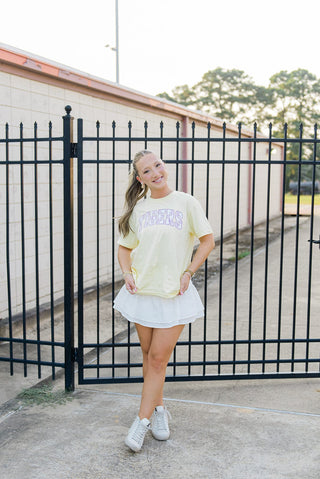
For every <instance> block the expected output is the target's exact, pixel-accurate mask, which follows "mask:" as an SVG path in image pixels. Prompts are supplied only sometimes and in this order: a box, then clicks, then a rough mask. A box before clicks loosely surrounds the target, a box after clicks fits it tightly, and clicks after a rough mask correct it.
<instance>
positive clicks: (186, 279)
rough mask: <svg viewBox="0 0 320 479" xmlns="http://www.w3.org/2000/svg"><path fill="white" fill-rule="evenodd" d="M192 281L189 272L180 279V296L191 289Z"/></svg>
mask: <svg viewBox="0 0 320 479" xmlns="http://www.w3.org/2000/svg"><path fill="white" fill-rule="evenodd" d="M190 279H191V274H190V273H187V272H184V273H183V275H182V276H181V279H180V291H179V295H181V294H183V293H185V292H186V291H187V289H188V288H189V284H190Z"/></svg>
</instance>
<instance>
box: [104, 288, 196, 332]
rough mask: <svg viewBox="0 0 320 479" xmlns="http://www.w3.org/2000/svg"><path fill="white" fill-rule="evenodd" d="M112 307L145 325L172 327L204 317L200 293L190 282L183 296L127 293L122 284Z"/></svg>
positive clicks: (135, 321) (133, 320) (128, 318)
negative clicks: (163, 296)
mask: <svg viewBox="0 0 320 479" xmlns="http://www.w3.org/2000/svg"><path fill="white" fill-rule="evenodd" d="M113 307H114V309H116V310H117V311H119V312H120V313H121V314H122V316H124V317H125V318H126V319H127V320H128V321H131V322H133V323H138V324H141V325H142V326H147V327H148V328H172V327H173V326H177V325H179V324H189V323H193V322H194V321H195V320H196V319H197V318H201V317H202V316H203V311H204V309H203V304H202V301H201V298H200V296H199V293H198V291H197V290H196V288H195V286H194V285H193V284H192V283H191V282H190V285H189V288H188V289H187V291H186V292H185V293H184V294H183V295H179V296H175V297H174V298H161V297H160V296H150V295H142V294H130V293H129V291H127V289H126V287H125V285H124V286H123V287H122V288H121V289H120V291H119V293H118V295H117V296H116V298H115V300H114V305H113Z"/></svg>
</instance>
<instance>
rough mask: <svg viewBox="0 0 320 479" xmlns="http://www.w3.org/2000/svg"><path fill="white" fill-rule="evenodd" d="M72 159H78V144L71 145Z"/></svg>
mask: <svg viewBox="0 0 320 479" xmlns="http://www.w3.org/2000/svg"><path fill="white" fill-rule="evenodd" d="M70 157H71V158H78V143H70Z"/></svg>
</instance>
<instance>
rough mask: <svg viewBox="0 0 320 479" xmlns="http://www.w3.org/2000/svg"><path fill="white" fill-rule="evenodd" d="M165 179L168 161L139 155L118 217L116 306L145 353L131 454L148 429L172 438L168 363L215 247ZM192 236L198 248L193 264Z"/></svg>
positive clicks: (205, 226) (197, 310)
mask: <svg viewBox="0 0 320 479" xmlns="http://www.w3.org/2000/svg"><path fill="white" fill-rule="evenodd" d="M167 179H168V173H167V170H166V166H165V164H164V162H163V161H162V160H160V159H159V158H158V157H157V156H156V155H155V154H154V153H152V152H151V151H148V150H143V151H141V152H139V153H137V154H136V155H135V158H134V161H133V170H132V173H131V178H130V182H129V186H128V189H127V192H126V211H125V213H124V215H123V216H122V217H121V218H120V220H119V231H120V233H121V237H120V239H119V242H118V243H119V251H118V260H119V264H120V267H121V269H122V272H123V276H124V280H125V285H124V286H123V288H122V289H121V290H120V292H119V294H118V296H117V297H116V299H115V302H114V308H115V309H116V310H118V311H120V313H121V314H122V315H123V316H124V317H125V318H127V319H128V320H129V321H131V322H134V323H135V326H136V330H137V333H138V336H139V341H140V345H141V349H142V353H143V378H144V382H143V389H142V396H141V403H140V411H139V415H138V416H137V417H136V419H135V420H134V422H133V424H132V426H131V428H130V429H129V433H128V435H127V437H126V440H125V442H126V444H127V446H129V447H130V448H131V449H132V450H133V451H139V450H140V449H141V447H142V445H143V441H144V437H145V434H146V432H147V430H148V429H150V427H151V430H152V434H153V436H154V437H155V439H158V440H167V439H168V438H169V435H170V431H169V425H168V416H169V412H168V411H167V409H166V408H165V407H164V404H163V386H164V382H165V375H166V367H167V364H168V361H169V358H170V356H171V353H172V351H173V349H174V347H175V345H176V343H177V341H178V338H179V336H180V334H181V332H182V330H183V328H184V325H185V324H188V323H191V322H193V321H195V319H196V318H199V317H202V316H203V305H202V303H201V299H200V297H199V294H198V292H197V290H196V288H195V287H194V286H193V284H192V282H191V278H192V276H193V274H194V273H195V272H196V271H197V269H198V268H199V267H200V266H201V265H202V263H203V262H204V261H205V260H206V259H207V257H208V255H209V253H210V251H211V250H212V249H213V248H214V239H213V234H212V230H211V227H210V224H209V223H208V220H207V218H206V217H205V214H204V212H203V210H202V208H201V206H200V203H199V202H198V201H197V200H196V199H195V198H194V197H193V196H191V195H189V194H186V193H181V192H178V191H172V190H171V189H170V187H169V185H168V183H167ZM148 191H150V195H148V197H146V195H147V192H148ZM142 198H145V199H144V200H143V201H139V200H142ZM195 237H198V238H199V240H200V245H199V246H198V249H197V251H196V253H195V254H194V257H193V259H192V261H191V256H192V252H193V244H194V238H195ZM151 416H152V426H151V424H150V418H151Z"/></svg>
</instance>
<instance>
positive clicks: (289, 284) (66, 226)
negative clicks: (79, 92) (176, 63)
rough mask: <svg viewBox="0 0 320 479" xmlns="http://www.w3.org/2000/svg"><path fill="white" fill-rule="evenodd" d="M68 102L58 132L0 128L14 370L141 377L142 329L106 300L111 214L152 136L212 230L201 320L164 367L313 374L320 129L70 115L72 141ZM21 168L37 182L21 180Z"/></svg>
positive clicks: (201, 285) (178, 372) (214, 374)
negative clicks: (278, 132) (12, 132)
mask: <svg viewBox="0 0 320 479" xmlns="http://www.w3.org/2000/svg"><path fill="white" fill-rule="evenodd" d="M70 111H71V109H70V108H68V109H67V115H66V116H65V117H64V120H63V122H64V131H63V136H62V137H53V136H52V130H51V126H49V134H48V136H47V137H45V138H38V137H37V128H36V126H35V129H34V134H33V136H32V138H31V137H30V138H24V137H23V128H22V126H21V131H20V136H19V138H14V139H11V138H10V137H9V130H8V128H7V130H6V135H5V138H4V139H1V140H0V147H1V157H0V178H3V180H1V181H0V187H1V193H0V200H1V208H2V212H1V215H2V218H5V220H4V221H3V222H2V224H1V227H2V229H3V231H4V237H5V241H4V242H3V247H2V250H1V251H3V252H4V253H5V260H4V261H3V262H2V266H1V268H2V269H1V275H3V277H2V278H1V287H2V288H3V285H4V284H5V285H6V291H5V294H4V293H2V298H3V297H4V302H5V307H3V308H2V311H3V312H2V315H3V317H1V321H0V326H1V331H2V332H1V334H0V336H1V337H0V341H1V344H0V361H5V362H7V363H9V364H10V373H11V374H13V372H14V368H15V367H17V364H19V363H20V364H21V365H22V366H23V368H24V374H25V375H27V367H28V365H35V366H36V367H37V368H38V376H39V377H41V369H42V367H44V366H48V367H50V370H51V372H52V375H53V376H54V375H55V371H56V368H65V377H66V388H68V389H72V388H73V387H74V366H75V362H77V363H78V371H79V373H78V374H79V383H82V384H88V383H96V382H127V381H132V382H133V381H134V382H138V381H142V357H141V354H140V348H139V343H138V340H137V337H136V333H135V331H134V328H132V326H130V324H127V322H126V321H125V320H124V319H123V318H121V317H120V316H119V315H118V313H116V312H115V311H114V310H113V307H112V305H113V299H114V297H115V295H116V293H117V290H118V289H119V288H120V286H121V276H120V272H119V268H118V265H117V261H116V251H117V225H116V218H117V216H119V215H120V214H121V210H122V206H123V197H124V191H125V187H126V182H127V173H128V171H130V168H131V162H132V159H133V156H134V153H135V152H136V151H137V150H139V149H141V148H149V149H152V150H153V151H155V152H156V153H158V154H159V155H160V156H161V157H163V158H164V159H165V160H166V162H167V165H168V169H169V173H170V177H171V179H172V182H173V184H174V186H175V188H176V189H181V188H182V189H184V190H186V191H188V192H190V193H191V194H194V195H195V196H197V197H198V198H199V199H200V200H201V202H202V204H203V207H204V209H205V211H206V214H207V216H208V217H209V219H210V221H211V222H212V224H213V227H214V231H215V233H216V239H217V248H216V250H215V252H214V254H212V255H211V256H210V258H209V260H208V261H207V262H206V264H205V266H204V267H203V268H202V270H201V271H200V272H199V273H198V275H197V277H196V279H195V282H196V286H197V288H198V290H199V292H200V294H201V296H202V298H203V301H204V304H205V316H204V319H202V320H198V321H197V322H195V323H194V324H193V325H190V326H188V327H186V328H185V330H184V332H183V334H182V336H181V338H180V340H179V342H178V344H177V347H176V349H175V351H174V354H173V356H172V358H171V360H170V363H169V367H168V377H167V380H168V381H180V380H214V379H231V378H239V379H240V378H264V377H319V375H320V372H319V371H320V357H319V351H320V348H319V346H320V328H319V325H318V323H319V322H318V317H319V313H320V301H319V298H318V295H317V292H316V291H317V290H316V288H317V287H318V286H319V281H318V275H316V274H315V272H317V271H319V266H320V263H319V261H320V252H319V251H318V249H317V248H316V247H315V245H314V243H316V242H317V240H315V239H314V237H315V236H317V235H318V233H319V231H320V223H319V216H318V215H320V212H319V208H320V205H319V200H318V197H317V195H316V190H315V184H316V179H317V173H318V174H319V172H317V170H318V169H319V166H318V161H317V153H318V149H319V140H318V138H317V129H316V128H315V130H314V136H313V137H312V138H302V135H300V138H298V139H297V138H294V139H288V138H287V135H286V130H285V131H284V135H283V137H282V138H274V137H273V136H272V129H271V127H270V130H269V135H267V137H262V136H261V135H258V133H257V130H256V128H254V130H253V132H252V135H250V134H248V132H246V133H244V132H243V131H242V128H241V125H239V128H238V131H237V132H236V133H235V132H234V131H231V132H230V131H229V130H228V128H227V126H226V125H224V126H223V128H222V129H221V131H219V132H218V131H214V130H212V129H211V126H210V124H209V125H208V126H207V127H206V128H205V129H202V130H201V131H200V129H199V128H198V127H197V126H196V125H195V124H193V125H192V127H191V131H190V132H189V134H186V132H184V134H183V135H182V134H181V129H180V124H179V123H177V125H176V132H175V134H172V132H170V135H166V134H165V125H164V124H163V123H162V122H161V123H160V125H159V131H158V133H154V130H152V134H150V131H151V129H150V128H148V124H147V123H145V125H144V131H143V134H142V135H134V134H133V128H132V124H131V122H129V124H128V130H127V132H126V133H123V130H122V133H123V134H121V135H120V134H118V131H117V126H116V124H115V123H114V122H113V124H112V130H111V134H110V135H106V136H104V135H102V134H101V125H100V124H99V123H97V125H96V130H95V133H94V134H93V135H91V136H85V134H84V133H85V132H84V126H83V121H82V120H78V123H77V141H76V142H74V138H73V131H72V129H73V119H72V118H71V116H70ZM28 145H32V148H31V149H30V150H29V151H28V158H26V155H25V149H26V148H27V147H28ZM291 145H294V146H295V147H296V146H297V145H298V146H299V157H298V158H297V159H291V158H290V154H289V152H290V146H291ZM40 146H41V148H40ZM15 147H16V148H17V150H16V151H15V152H14V155H13V150H14V148H15ZM40 151H41V155H40V154H39V153H40ZM274 153H276V154H274ZM30 155H32V158H30ZM73 158H77V161H74V160H73ZM73 162H74V163H75V164H74V165H73ZM291 165H293V166H294V167H295V168H297V170H298V171H297V176H298V178H297V180H298V182H299V183H300V182H301V181H302V178H303V175H304V170H305V169H308V175H309V177H310V171H311V176H312V178H311V182H312V191H311V193H312V194H311V196H310V201H309V204H307V205H304V204H302V203H303V202H302V199H301V195H300V193H299V190H298V194H297V196H296V197H295V198H294V202H293V203H292V204H291V205H290V204H289V205H288V204H287V203H286V201H289V200H290V201H292V199H290V198H287V196H286V192H285V187H286V182H287V174H286V172H287V171H288V168H290V166H291ZM27 170H30V171H29V173H28V174H29V175H31V170H32V180H31V181H29V183H28V188H29V187H30V184H32V188H33V193H32V194H31V192H30V191H27V190H25V178H26V172H27ZM54 170H56V174H54V173H53V171H54ZM73 171H75V174H74V175H73ZM40 178H41V181H42V182H41V181H40ZM74 186H75V190H74V191H73V187H74ZM61 188H63V192H62V191H61ZM29 189H30V188H29ZM18 193H19V194H18ZM28 194H29V195H30V196H28ZM13 205H14V206H13ZM43 205H45V206H43ZM31 210H32V211H31ZM40 210H41V214H40ZM26 214H27V216H26ZM30 225H32V228H33V233H31V232H30ZM26 226H28V228H29V230H28V231H27V230H26ZM13 239H14V241H13ZM44 245H45V247H44ZM30 248H31V249H32V250H33V252H32V254H30ZM18 250H19V251H18ZM29 256H31V258H32V261H33V262H34V265H33V266H31V265H30V262H29ZM13 268H14V269H15V276H14V281H13V277H12V270H13ZM61 270H63V274H62V273H61ZM44 276H45V277H46V281H44V283H45V284H46V285H47V291H44V290H43V288H41V284H43V281H42V279H43V277H44ZM29 281H30V283H32V284H33V285H32V288H31V286H30V285H29ZM13 283H14V284H13ZM13 286H14V288H13ZM29 286H30V288H29V289H28V287H29ZM29 290H30V291H31V290H32V294H33V297H32V298H31V299H29V298H28V291H29ZM30 291H29V294H31V293H30ZM75 292H76V294H75ZM17 294H18V295H19V298H20V300H19V301H15V305H14V306H13V301H12V300H13V298H15V299H16V295H17ZM4 302H3V303H2V304H4ZM75 311H76V313H77V315H76V317H77V321H75V322H74V318H75V314H76V313H75ZM30 324H31V326H30ZM74 327H76V329H77V335H75V333H74ZM3 331H4V333H3Z"/></svg>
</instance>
